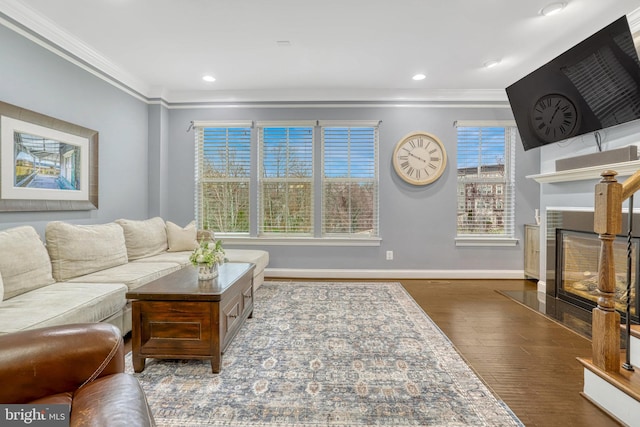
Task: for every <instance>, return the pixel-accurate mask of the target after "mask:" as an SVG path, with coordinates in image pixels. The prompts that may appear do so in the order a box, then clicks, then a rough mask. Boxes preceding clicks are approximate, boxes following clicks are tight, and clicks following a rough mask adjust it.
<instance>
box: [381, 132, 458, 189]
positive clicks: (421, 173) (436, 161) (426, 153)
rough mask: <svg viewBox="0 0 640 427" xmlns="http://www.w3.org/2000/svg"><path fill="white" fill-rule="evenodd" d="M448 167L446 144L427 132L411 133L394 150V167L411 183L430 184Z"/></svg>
mask: <svg viewBox="0 0 640 427" xmlns="http://www.w3.org/2000/svg"><path fill="white" fill-rule="evenodd" d="M446 167H447V152H446V150H445V148H444V145H443V144H442V142H441V141H440V140H439V139H438V138H437V137H435V136H434V135H431V134H429V133H426V132H413V133H410V134H409V135H407V136H405V137H404V138H402V139H401V140H400V141H398V143H397V144H396V148H395V150H394V151H393V168H394V169H395V171H396V173H397V174H398V176H400V178H402V179H403V180H405V181H406V182H408V183H409V184H413V185H426V184H430V183H432V182H434V181H435V180H436V179H438V178H440V176H441V175H442V173H443V172H444V169H445V168H446Z"/></svg>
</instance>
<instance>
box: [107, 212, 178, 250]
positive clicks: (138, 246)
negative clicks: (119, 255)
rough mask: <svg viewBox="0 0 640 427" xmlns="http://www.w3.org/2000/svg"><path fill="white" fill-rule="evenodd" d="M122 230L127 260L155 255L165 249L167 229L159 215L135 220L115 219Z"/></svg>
mask: <svg viewBox="0 0 640 427" xmlns="http://www.w3.org/2000/svg"><path fill="white" fill-rule="evenodd" d="M116 222H117V223H118V224H120V226H121V227H122V229H123V230H124V240H125V242H126V245H127V256H128V258H129V261H133V260H134V259H138V258H144V257H147V256H151V255H156V254H159V253H161V252H164V251H166V250H167V248H168V246H167V230H166V227H165V224H164V220H163V219H162V218H160V217H155V218H151V219H147V220H144V221H135V220H130V219H117V220H116Z"/></svg>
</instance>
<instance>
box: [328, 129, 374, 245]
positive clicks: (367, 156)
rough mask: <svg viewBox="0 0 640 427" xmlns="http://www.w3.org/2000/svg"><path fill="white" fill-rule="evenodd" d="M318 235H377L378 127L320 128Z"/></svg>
mask: <svg viewBox="0 0 640 427" xmlns="http://www.w3.org/2000/svg"><path fill="white" fill-rule="evenodd" d="M321 129H322V235H323V236H335V235H342V236H345V235H347V236H358V235H360V236H362V235H365V236H377V235H378V126H377V124H376V126H363V127H347V126H330V125H328V124H327V126H322V127H321Z"/></svg>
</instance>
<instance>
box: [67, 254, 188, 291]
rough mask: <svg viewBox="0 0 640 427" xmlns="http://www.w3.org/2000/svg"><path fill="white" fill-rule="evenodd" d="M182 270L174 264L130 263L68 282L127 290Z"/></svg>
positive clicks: (178, 265)
mask: <svg viewBox="0 0 640 427" xmlns="http://www.w3.org/2000/svg"><path fill="white" fill-rule="evenodd" d="M180 268H182V266H181V265H180V264H177V263H174V262H138V261H136V262H130V263H128V264H124V265H119V266H117V267H113V268H109V269H107V270H102V271H97V272H95V273H91V274H86V275H84V276H82V277H76V278H74V279H70V280H69V281H70V282H86V283H124V284H125V285H127V287H128V288H129V290H133V289H135V288H138V287H140V286H142V285H144V284H146V283H149V282H150V281H152V280H155V279H157V278H159V277H162V276H165V275H167V274H169V273H172V272H174V271H176V270H179V269H180Z"/></svg>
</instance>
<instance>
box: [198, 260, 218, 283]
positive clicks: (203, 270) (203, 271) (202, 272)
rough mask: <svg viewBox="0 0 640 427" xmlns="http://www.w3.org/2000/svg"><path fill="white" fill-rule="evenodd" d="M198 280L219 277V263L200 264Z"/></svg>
mask: <svg viewBox="0 0 640 427" xmlns="http://www.w3.org/2000/svg"><path fill="white" fill-rule="evenodd" d="M196 268H197V269H198V280H212V279H215V278H216V277H218V264H213V265H211V266H209V265H207V264H198V266H197V267H196Z"/></svg>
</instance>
